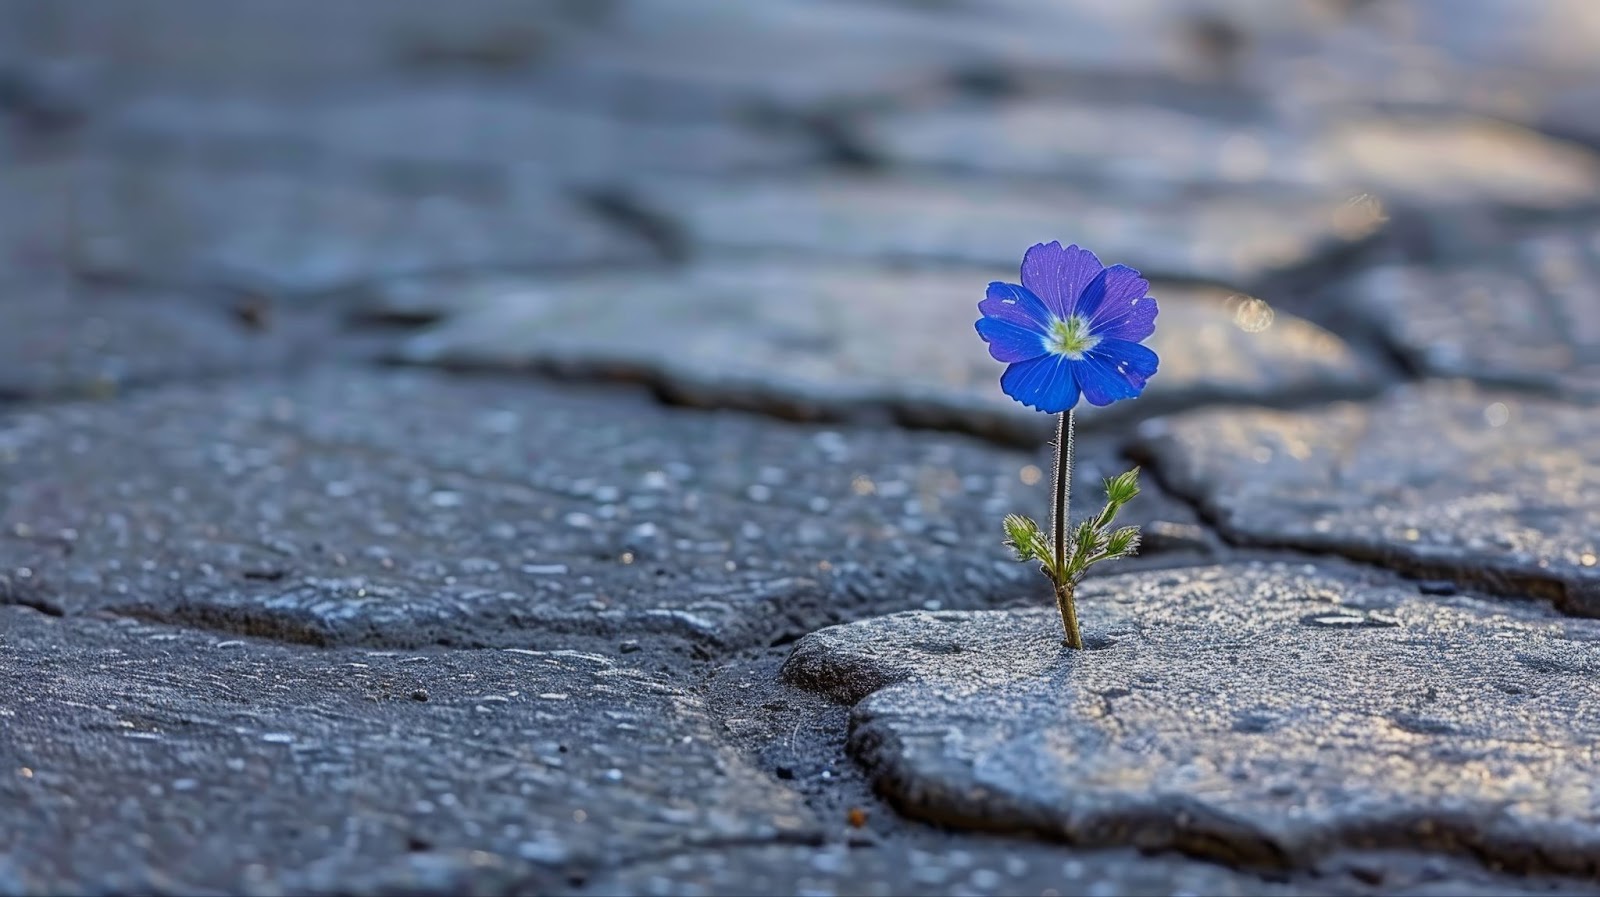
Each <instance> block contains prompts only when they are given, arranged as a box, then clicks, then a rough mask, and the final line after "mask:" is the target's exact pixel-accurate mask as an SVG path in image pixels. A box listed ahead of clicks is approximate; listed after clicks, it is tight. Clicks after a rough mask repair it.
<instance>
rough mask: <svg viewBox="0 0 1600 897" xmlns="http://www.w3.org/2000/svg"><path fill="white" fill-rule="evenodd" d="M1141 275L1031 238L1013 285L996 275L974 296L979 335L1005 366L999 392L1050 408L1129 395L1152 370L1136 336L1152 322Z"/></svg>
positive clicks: (1151, 303)
mask: <svg viewBox="0 0 1600 897" xmlns="http://www.w3.org/2000/svg"><path fill="white" fill-rule="evenodd" d="M1149 289H1150V283H1149V282H1148V281H1146V280H1145V279H1143V278H1142V277H1140V276H1139V272H1138V271H1135V270H1133V269H1132V268H1129V267H1128V266H1126V265H1112V266H1111V267H1109V268H1107V267H1105V266H1104V265H1102V264H1100V260H1099V259H1098V258H1095V255H1094V253H1092V252H1090V251H1089V250H1087V249H1080V248H1078V246H1077V245H1076V244H1074V245H1072V246H1068V247H1066V248H1065V249H1063V248H1062V247H1061V244H1060V243H1059V242H1057V243H1040V244H1038V245H1036V246H1034V247H1033V248H1031V249H1029V250H1028V252H1027V254H1026V255H1024V256H1023V257H1022V285H1021V286H1018V285H1017V284H1014V283H1002V282H1000V281H995V282H994V283H991V284H989V292H988V295H987V296H986V297H985V298H984V300H983V301H982V302H979V303H978V311H980V312H982V313H983V317H982V318H981V319H980V320H979V321H978V325H977V326H978V335H979V336H981V337H983V340H984V342H986V343H988V344H989V354H990V355H992V356H994V358H995V360H996V361H1004V362H1006V363H1007V364H1008V365H1009V367H1007V368H1006V370H1005V373H1004V374H1002V375H1000V388H1001V389H1003V390H1005V393H1006V395H1008V396H1010V397H1012V398H1013V399H1016V400H1017V401H1019V402H1021V403H1022V404H1024V405H1027V406H1028V407H1030V408H1037V409H1039V410H1040V411H1047V412H1049V413H1051V414H1056V413H1059V412H1062V411H1066V410H1068V409H1070V408H1072V407H1073V406H1075V405H1077V404H1078V395H1079V394H1080V393H1082V395H1083V397H1084V398H1085V399H1088V400H1089V404H1091V405H1109V404H1111V403H1112V402H1116V401H1119V400H1121V399H1132V398H1136V397H1137V396H1138V395H1139V393H1141V392H1143V391H1144V384H1145V381H1147V380H1149V379H1150V377H1151V376H1153V375H1154V374H1155V372H1156V364H1157V362H1158V361H1159V359H1158V358H1157V357H1156V353H1155V352H1153V351H1151V350H1150V349H1149V348H1147V347H1145V346H1142V345H1140V342H1141V341H1143V340H1144V339H1146V338H1148V337H1149V336H1150V334H1152V333H1154V332H1155V330H1156V301H1155V300H1154V299H1151V298H1149V297H1148V296H1146V295H1145V292H1146V291H1147V290H1149Z"/></svg>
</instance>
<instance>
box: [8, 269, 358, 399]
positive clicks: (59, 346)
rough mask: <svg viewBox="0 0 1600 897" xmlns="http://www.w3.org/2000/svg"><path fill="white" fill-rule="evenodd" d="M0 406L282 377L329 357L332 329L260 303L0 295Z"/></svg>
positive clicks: (317, 318)
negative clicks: (0, 318) (164, 385)
mask: <svg viewBox="0 0 1600 897" xmlns="http://www.w3.org/2000/svg"><path fill="white" fill-rule="evenodd" d="M0 314H3V315H4V316H5V320H6V327H5V328H4V329H3V330H0V398H38V397H62V396H66V397H100V398H103V397H106V396H108V395H111V394H113V393H115V392H117V391H118V390H121V389H123V388H126V387H129V386H138V385H145V384H150V383H157V382H163V381H170V380H179V379H189V380H193V379H200V378H207V377H217V376H231V375H236V374H240V373H244V372H249V371H256V370H263V369H272V368H280V369H281V368H286V367H288V366H289V365H291V364H295V363H297V362H300V361H304V360H305V359H307V358H309V357H313V356H315V355H317V354H318V353H319V352H321V351H322V350H327V351H328V352H329V353H330V354H331V353H332V351H333V346H332V343H333V336H334V333H333V330H334V328H333V322H332V321H331V320H330V319H329V318H328V316H323V315H317V314H316V313H315V312H314V311H311V310H308V309H305V308H298V307H297V308H286V307H281V306H279V305H276V304H273V303H270V302H268V301H267V300H265V299H264V298H249V297H239V298H237V299H234V300H231V301H224V300H218V301H214V302H206V301H197V300H193V299H183V298H178V297H175V296H172V295H165V294H158V293H148V294H143V293H138V292H134V291H128V290H116V289H103V288H91V287H84V286H81V285H70V284H66V283H62V282H59V281H55V282H43V281H41V282H30V281H23V282H21V283H17V284H13V285H9V286H0Z"/></svg>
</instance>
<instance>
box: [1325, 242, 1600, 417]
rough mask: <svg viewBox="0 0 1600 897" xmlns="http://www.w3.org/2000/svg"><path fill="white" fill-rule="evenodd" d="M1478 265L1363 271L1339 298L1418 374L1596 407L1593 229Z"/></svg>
mask: <svg viewBox="0 0 1600 897" xmlns="http://www.w3.org/2000/svg"><path fill="white" fill-rule="evenodd" d="M1504 256H1509V258H1504ZM1481 257H1487V259H1489V260H1490V261H1488V262H1483V261H1479V262H1478V263H1474V264H1463V265H1456V266H1432V267H1429V266H1423V265H1385V266H1380V267H1377V268H1372V269H1369V270H1367V271H1364V272H1362V273H1361V274H1358V275H1357V276H1355V277H1354V278H1353V279H1352V280H1351V281H1350V282H1349V283H1348V284H1347V285H1346V286H1344V287H1343V289H1342V290H1341V293H1342V295H1343V297H1345V300H1346V301H1347V302H1349V303H1350V304H1351V306H1352V307H1353V308H1354V309H1355V310H1356V312H1357V313H1358V314H1363V315H1365V316H1366V317H1367V319H1369V320H1371V321H1372V322H1374V324H1375V325H1376V326H1377V327H1378V329H1379V330H1380V331H1381V332H1382V333H1383V334H1384V336H1385V337H1386V338H1387V339H1388V340H1389V341H1390V342H1391V343H1392V344H1393V345H1394V346H1395V347H1396V348H1397V349H1398V350H1399V352H1400V353H1401V354H1402V355H1403V356H1404V357H1405V358H1406V359H1407V360H1408V361H1409V362H1410V363H1411V364H1412V365H1413V366H1414V367H1416V368H1417V369H1419V370H1422V371H1424V372H1426V373H1428V374H1433V375H1442V376H1448V377H1470V378H1473V379H1477V380H1483V381H1489V382H1495V383H1504V384H1512V385H1517V386H1528V387H1536V388H1540V389H1545V390H1550V391H1552V392H1558V393H1564V394H1567V395H1570V396H1574V397H1578V398H1582V399H1585V400H1595V399H1600V317H1597V316H1596V315H1595V310H1596V309H1600V227H1590V228H1582V227H1574V228H1566V229H1560V230H1552V231H1547V232H1545V233H1542V234H1538V235H1535V236H1532V237H1529V238H1526V239H1523V240H1520V241H1517V242H1516V243H1514V244H1513V245H1512V246H1511V247H1510V248H1509V249H1508V250H1503V251H1502V250H1498V248H1496V249H1490V250H1488V251H1485V252H1482V253H1480V258H1481Z"/></svg>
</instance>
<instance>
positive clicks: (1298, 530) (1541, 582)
mask: <svg viewBox="0 0 1600 897" xmlns="http://www.w3.org/2000/svg"><path fill="white" fill-rule="evenodd" d="M1597 422H1600V416H1597V415H1596V414H1595V411H1594V409H1593V408H1590V407H1584V406H1577V405H1570V404H1565V403H1561V402H1557V401H1552V400H1547V399H1540V398H1533V397H1527V396H1517V395H1510V394H1499V393H1494V392H1485V391H1482V390H1479V389H1476V388H1474V387H1472V386H1470V385H1468V384H1465V383H1459V382H1456V383H1451V382H1444V383H1432V384H1427V385H1418V386H1405V387H1401V388H1399V389H1397V390H1395V391H1394V392H1392V393H1390V394H1389V395H1387V396H1385V397H1384V398H1382V399H1379V400H1376V401H1373V402H1371V403H1368V404H1348V403H1345V404H1337V405H1334V406H1331V407H1329V408H1327V409H1325V410H1318V411H1308V412H1274V411H1237V410H1236V411H1230V412H1227V413H1207V412H1197V413H1194V414H1190V415H1183V416H1179V417H1175V418H1167V419H1162V420H1158V421H1151V422H1149V423H1148V424H1146V425H1145V428H1144V429H1143V431H1142V433H1141V439H1142V448H1141V449H1140V451H1141V454H1144V455H1147V456H1148V457H1149V458H1150V459H1151V460H1152V462H1153V464H1154V466H1155V468H1156V470H1157V472H1158V473H1159V475H1160V477H1161V479H1162V481H1163V482H1164V483H1165V484H1166V485H1168V486H1169V487H1170V488H1172V489H1173V490H1174V491H1176V492H1177V493H1179V494H1180V495H1184V496H1186V497H1188V498H1190V499H1192V500H1193V501H1195V502H1197V503H1198V504H1199V507H1200V509H1201V512H1202V514H1203V515H1204V516H1205V517H1207V518H1209V519H1210V520H1212V521H1213V522H1214V523H1215V524H1216V526H1217V527H1218V528H1219V529H1220V530H1221V532H1222V533H1223V535H1224V536H1225V537H1226V538H1228V539H1230V540H1232V541H1235V542H1242V543H1248V544H1255V545H1273V546H1287V547H1294V548H1301V549H1308V550H1313V551H1325V552H1334V553H1338V554H1342V555H1346V556H1350V557H1358V558H1362V559H1367V560H1372V561H1377V562H1379V563H1383V564H1386V565H1389V566H1392V567H1395V568H1398V569H1401V570H1404V571H1406V572H1409V573H1413V574H1416V575H1419V576H1423V577H1429V578H1448V579H1454V580H1456V581H1458V582H1470V583H1474V584H1477V585H1480V586H1483V587H1486V588H1489V589H1492V590H1494V591H1496V592H1500V593H1504V594H1508V595H1511V596H1525V597H1527V596H1531V597H1538V598H1547V599H1550V600H1553V601H1555V602H1556V604H1557V605H1558V606H1559V607H1560V608H1562V609H1563V610H1566V611H1568V612H1570V613H1575V614H1580V615H1583V616H1600V560H1597V558H1600V540H1597V537H1596V533H1600V474H1597V473H1596V471H1600V434H1597V433H1596V428H1597Z"/></svg>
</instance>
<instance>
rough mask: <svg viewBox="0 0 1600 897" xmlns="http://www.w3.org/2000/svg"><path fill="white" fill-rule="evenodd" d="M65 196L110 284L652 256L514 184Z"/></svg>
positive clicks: (137, 169)
mask: <svg viewBox="0 0 1600 897" xmlns="http://www.w3.org/2000/svg"><path fill="white" fill-rule="evenodd" d="M67 191H68V192H67V193H66V195H65V196H64V197H63V199H64V200H65V201H68V202H70V203H71V206H72V208H73V209H74V215H75V217H74V222H73V228H72V231H71V239H72V243H71V246H70V250H69V251H70V256H69V257H70V260H71V264H72V266H73V267H74V269H75V270H76V271H78V272H79V273H82V274H87V275H91V276H94V277H98V278H102V279H108V278H110V279H131V280H136V281H142V282H153V283H159V284H172V283H177V284H194V283H200V284H223V285H227V286H231V287H238V288H248V289H254V290H259V291H263V292H269V293H305V292H318V291H324V290H330V289H333V288H337V287H343V286H348V285H350V284H352V283H358V282H362V281H366V280H370V279H378V278H383V277H393V276H397V275H403V274H418V273H426V272H437V271H450V270H459V269H463V268H467V267H488V268H496V267H540V266H571V265H577V264H582V263H591V264H592V263H599V262H605V261H623V262H627V261H639V260H643V261H649V260H650V258H651V254H650V250H649V248H648V246H646V245H645V244H644V243H643V242H642V241H640V240H639V239H637V238H636V237H635V236H634V235H632V234H631V233H628V232H626V231H622V230H619V229H617V228H615V227H614V226H611V225H609V224H607V223H606V222H604V221H601V220H599V219H597V218H596V217H595V216H594V215H593V214H590V213H588V212H586V211H585V210H584V209H583V208H582V207H580V206H579V205H578V204H577V203H576V202H574V201H573V200H572V199H571V198H570V197H568V196H566V195H564V194H563V193H561V192H560V191H559V190H557V189H555V188H554V187H553V186H552V185H551V184H550V183H549V182H547V181H544V180H542V179H540V178H537V177H533V176H521V175H516V174H512V175H508V176H505V177H491V178H489V179H487V180H483V181H474V179H472V178H468V179H467V182H466V183H462V184H446V185H442V186H441V185H429V186H426V187H419V188H417V189H415V190H411V191H408V190H407V188H406V187H405V185H404V184H390V185H385V184H383V183H381V182H378V183H375V182H374V179H373V178H372V177H371V175H370V174H368V173H363V172H358V171H353V170H351V169H349V168H347V167H345V168H341V167H340V166H339V165H337V164H334V163H330V164H328V165H325V166H319V167H316V168H314V169H313V170H310V171H302V172H297V173H295V174H293V175H290V174H287V173H284V172H272V171H263V170H259V169H257V170H249V169H246V170H239V169H232V168H228V167H224V166H211V167H203V168H202V167H194V166H179V167H166V166H160V165H151V164H143V165H130V164H126V163H122V162H116V163H104V164H102V163H91V162H86V163H83V164H82V165H80V166H78V168H77V170H76V171H75V176H74V177H73V179H72V182H71V183H70V185H69V186H68V187H67ZM241 209H248V210H249V214H248V215H242V214H240V210H241Z"/></svg>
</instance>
